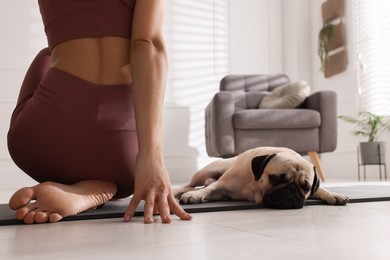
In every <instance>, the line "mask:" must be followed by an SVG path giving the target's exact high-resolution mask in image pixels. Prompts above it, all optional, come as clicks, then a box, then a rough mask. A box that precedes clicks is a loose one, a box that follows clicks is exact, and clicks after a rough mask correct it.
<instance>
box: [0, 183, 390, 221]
mask: <svg viewBox="0 0 390 260" xmlns="http://www.w3.org/2000/svg"><path fill="white" fill-rule="evenodd" d="M327 189H328V190H329V191H333V192H338V193H342V194H344V195H347V196H348V197H349V199H350V203H357V202H374V201H390V186H375V185H355V186H345V187H329V188H327ZM129 201H130V198H127V199H124V200H119V201H110V202H108V203H106V204H105V205H104V206H103V207H102V208H99V209H96V210H91V211H87V212H83V213H80V214H78V215H75V216H70V217H66V218H64V219H63V220H62V221H75V220H89V219H106V218H122V217H123V214H124V212H125V210H126V208H127V206H128V205H129ZM324 204H325V203H324V202H322V201H319V200H307V201H306V206H311V205H324ZM183 208H184V209H185V210H186V211H187V212H188V213H201V212H215V211H231V210H247V209H261V208H265V206H264V205H262V204H256V203H253V202H247V201H218V202H206V203H202V204H194V205H183ZM135 216H143V205H140V206H139V207H138V209H137V211H136V213H135ZM22 223H23V222H22V221H19V220H16V219H15V217H14V212H13V211H12V210H11V209H9V207H8V205H7V204H0V226H2V225H17V224H22Z"/></svg>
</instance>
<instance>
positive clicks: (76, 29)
mask: <svg viewBox="0 0 390 260" xmlns="http://www.w3.org/2000/svg"><path fill="white" fill-rule="evenodd" d="M135 1H136V0H38V3H39V8H40V11H41V15H42V20H43V24H44V26H45V32H46V36H47V40H48V44H49V48H50V50H51V49H53V48H54V47H55V46H56V45H58V44H59V43H62V42H65V41H68V40H72V39H78V38H89V37H102V36H117V37H124V38H131V28H132V23H133V13H134V6H135Z"/></svg>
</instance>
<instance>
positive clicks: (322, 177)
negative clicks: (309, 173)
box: [308, 152, 325, 181]
mask: <svg viewBox="0 0 390 260" xmlns="http://www.w3.org/2000/svg"><path fill="white" fill-rule="evenodd" d="M308 154H309V157H310V160H311V162H312V163H313V165H314V166H315V167H316V170H317V174H318V177H320V180H321V181H325V175H324V170H323V169H322V165H321V161H320V157H319V156H318V153H317V152H309V153H308Z"/></svg>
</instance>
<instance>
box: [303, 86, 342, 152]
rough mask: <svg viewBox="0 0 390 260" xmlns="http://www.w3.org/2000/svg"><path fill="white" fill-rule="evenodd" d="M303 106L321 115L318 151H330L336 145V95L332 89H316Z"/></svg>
mask: <svg viewBox="0 0 390 260" xmlns="http://www.w3.org/2000/svg"><path fill="white" fill-rule="evenodd" d="M303 108H307V109H313V110H316V111H318V112H319V113H320V115H321V126H320V133H319V134H320V151H318V152H320V153H323V152H332V151H334V150H335V149H336V147H337V95H336V93H335V92H334V91H318V92H315V93H313V94H312V95H310V96H309V97H308V98H307V99H306V100H305V102H304V104H303Z"/></svg>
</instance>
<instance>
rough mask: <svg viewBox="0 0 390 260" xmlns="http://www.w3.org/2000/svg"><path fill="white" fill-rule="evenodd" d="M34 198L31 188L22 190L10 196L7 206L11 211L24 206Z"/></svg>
mask: <svg viewBox="0 0 390 260" xmlns="http://www.w3.org/2000/svg"><path fill="white" fill-rule="evenodd" d="M33 197H34V190H33V188H27V187H26V188H22V189H20V190H18V191H17V192H15V193H14V195H12V197H11V198H10V200H9V206H10V208H11V209H13V210H17V209H20V208H21V207H24V206H26V205H27V204H28V203H29V202H30V201H31V200H32V199H33Z"/></svg>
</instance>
